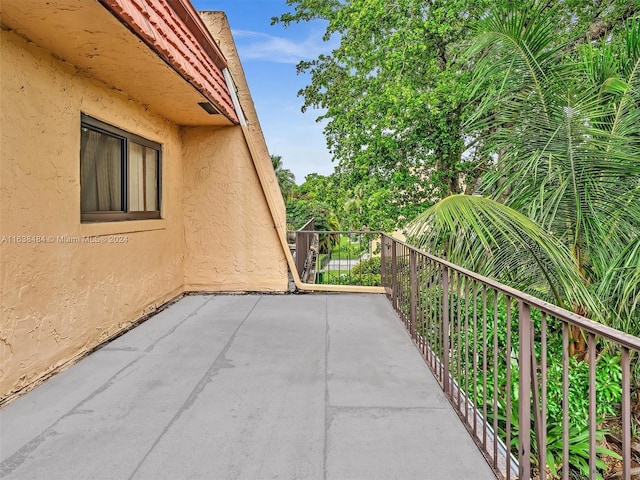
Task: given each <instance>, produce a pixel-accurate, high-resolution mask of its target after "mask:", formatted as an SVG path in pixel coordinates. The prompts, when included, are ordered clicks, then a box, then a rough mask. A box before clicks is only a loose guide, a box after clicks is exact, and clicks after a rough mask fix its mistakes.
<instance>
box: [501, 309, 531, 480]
mask: <svg viewBox="0 0 640 480" xmlns="http://www.w3.org/2000/svg"><path fill="white" fill-rule="evenodd" d="M519 303H520V305H519V309H518V310H519V311H520V315H519V322H518V323H519V326H518V329H519V332H518V333H519V338H520V345H519V347H520V348H519V350H520V352H519V355H518V364H519V377H520V378H519V395H518V423H519V425H520V435H519V445H518V464H519V466H520V472H519V476H518V479H519V480H530V478H531V400H530V399H531V374H532V372H531V364H532V363H533V362H532V358H533V357H532V355H535V351H534V350H532V348H531V345H532V342H531V340H532V337H531V333H532V328H531V308H530V306H529V304H527V303H525V302H523V301H522V300H520V302H519ZM506 354H507V355H510V352H506ZM507 361H508V360H507ZM507 395H510V393H509V392H507ZM507 454H508V452H507ZM507 461H508V460H507Z"/></svg>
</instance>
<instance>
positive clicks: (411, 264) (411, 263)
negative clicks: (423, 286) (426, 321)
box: [409, 250, 418, 340]
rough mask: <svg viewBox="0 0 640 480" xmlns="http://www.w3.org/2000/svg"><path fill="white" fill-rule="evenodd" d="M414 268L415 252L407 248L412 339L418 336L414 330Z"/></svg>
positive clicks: (416, 290)
mask: <svg viewBox="0 0 640 480" xmlns="http://www.w3.org/2000/svg"><path fill="white" fill-rule="evenodd" d="M416 270H417V268H416V252H415V250H409V272H410V282H411V296H410V299H409V302H410V313H409V317H410V319H409V320H410V322H411V338H413V339H414V340H415V339H416V338H418V336H417V332H416V305H417V303H418V275H417V271H416Z"/></svg>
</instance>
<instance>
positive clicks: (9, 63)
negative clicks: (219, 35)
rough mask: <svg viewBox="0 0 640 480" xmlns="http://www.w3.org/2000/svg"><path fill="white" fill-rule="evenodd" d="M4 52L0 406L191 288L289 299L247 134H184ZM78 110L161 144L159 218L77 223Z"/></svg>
mask: <svg viewBox="0 0 640 480" xmlns="http://www.w3.org/2000/svg"><path fill="white" fill-rule="evenodd" d="M132 38H133V35H132ZM1 42H2V43H1V45H0V61H1V67H0V75H1V76H0V88H1V98H0V101H1V104H2V108H1V110H0V135H1V136H0V239H4V241H2V242H0V327H1V328H0V399H2V398H4V397H6V396H7V395H9V394H11V393H12V392H15V391H19V390H21V389H23V388H25V387H27V386H29V385H30V384H33V383H34V382H36V381H37V380H38V379H39V378H41V377H43V376H45V375H47V374H48V373H49V372H52V371H55V370H58V369H59V368H61V367H62V366H64V365H66V364H68V363H69V362H71V361H73V360H74V359H76V358H79V357H80V356H81V355H83V354H84V353H85V352H87V351H89V350H91V349H92V348H93V347H95V346H96V345H98V344H100V343H101V342H103V341H104V340H106V339H107V338H109V337H111V336H113V335H115V334H117V333H118V332H120V331H121V330H123V329H125V328H127V327H128V326H130V325H131V323H132V322H134V321H136V320H137V319H139V318H140V317H141V316H143V315H145V314H146V313H148V312H151V311H153V310H154V309H155V308H156V307H157V306H159V305H161V304H163V303H165V302H166V301H168V300H170V299H172V298H174V297H176V296H177V295H179V294H181V293H182V292H184V291H185V290H193V289H197V290H207V291H216V290H224V291H233V290H242V291H247V290H285V289H286V287H287V277H286V272H287V271H286V263H285V261H284V254H283V253H282V248H281V246H280V245H279V243H278V237H277V235H276V233H275V229H274V225H273V221H272V220H271V217H270V216H269V214H268V212H269V211H268V210H267V206H266V201H265V198H264V194H263V193H262V190H261V187H260V184H259V182H258V180H257V175H256V173H255V169H252V168H253V166H252V159H251V156H250V154H249V153H248V149H247V147H246V142H245V141H244V140H243V135H242V129H241V127H239V126H238V127H226V128H222V127H218V128H217V129H216V127H202V128H187V127H181V126H179V125H177V124H175V123H173V122H171V121H169V120H167V119H166V118H164V117H162V116H160V115H157V114H156V113H153V112H154V109H153V108H152V107H151V108H150V106H148V105H145V104H143V103H141V102H139V101H137V100H136V99H135V98H132V97H131V95H130V94H128V93H127V92H126V91H122V90H120V89H114V88H110V87H109V86H107V85H106V84H103V83H101V82H99V81H96V80H94V79H92V78H91V76H90V74H91V72H90V71H86V70H84V69H78V68H76V67H74V66H73V65H71V64H70V63H66V62H64V61H61V60H59V59H57V58H55V57H54V56H53V55H52V54H51V53H50V52H48V51H47V50H46V49H44V48H41V47H39V46H36V45H35V44H33V43H31V42H29V41H28V40H26V39H25V38H23V37H22V36H20V35H17V34H16V33H14V32H12V31H7V30H4V29H3V30H2V32H1ZM121 74H122V75H123V76H126V75H127V72H126V71H123V72H121ZM152 81H153V79H152V78H149V82H152ZM81 112H83V113H86V114H89V115H91V116H93V117H96V118H98V119H100V120H103V121H105V122H107V123H110V124H113V125H116V126H118V127H120V128H122V129H125V130H128V131H131V132H133V133H136V134H138V135H141V136H143V137H145V138H148V139H150V140H153V141H156V142H159V143H161V144H162V148H163V163H162V181H163V184H162V217H163V218H162V219H161V220H146V221H133V222H112V223H102V224H82V223H81V222H80V181H79V175H80V168H79V150H80V113H81ZM256 123H257V120H256ZM263 143H264V140H263ZM267 158H268V156H267ZM283 212H284V210H283ZM283 212H282V213H283ZM96 236H99V237H100V240H99V241H98V242H97V243H96V241H93V240H92V241H91V242H88V241H83V237H84V238H91V239H95V238H96ZM110 236H115V237H110ZM17 237H30V238H33V237H39V238H41V239H46V240H45V241H42V240H40V241H38V242H37V243H33V242H31V243H23V242H20V243H18V242H16V241H14V239H15V238H17ZM110 239H119V240H120V242H119V243H111V241H110ZM225 245H226V247H225Z"/></svg>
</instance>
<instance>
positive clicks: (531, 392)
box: [381, 234, 640, 480]
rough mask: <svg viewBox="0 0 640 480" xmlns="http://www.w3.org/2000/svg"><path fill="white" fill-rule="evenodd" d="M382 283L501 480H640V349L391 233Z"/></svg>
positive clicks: (385, 240) (639, 342) (630, 339)
mask: <svg viewBox="0 0 640 480" xmlns="http://www.w3.org/2000/svg"><path fill="white" fill-rule="evenodd" d="M381 278H382V285H383V287H385V292H386V295H387V297H388V298H389V300H390V301H391V303H392V305H393V307H394V309H395V310H396V311H397V312H398V315H399V316H400V318H401V320H402V321H403V323H404V325H405V326H406V328H407V330H408V332H409V334H410V335H411V338H412V339H413V341H414V342H415V344H416V345H417V347H418V349H419V351H420V353H421V354H422V356H423V357H424V359H425V361H426V362H427V364H428V366H429V368H430V369H431V370H432V372H433V373H434V375H435V377H436V379H437V380H438V382H439V383H440V386H441V388H442V389H443V391H444V393H445V394H446V396H447V397H448V399H449V401H450V403H451V404H452V405H453V407H454V409H455V411H456V412H457V413H458V415H459V417H460V419H461V420H462V422H463V423H464V425H465V426H466V428H467V430H468V431H469V433H470V435H471V436H472V437H473V439H474V441H475V442H476V444H477V445H478V447H479V448H480V450H481V451H482V452H483V454H484V455H485V458H486V459H487V461H488V462H489V464H490V465H491V467H492V468H493V470H494V472H495V473H496V475H497V477H498V478H506V479H515V478H518V479H520V480H528V479H531V478H536V479H541V480H546V479H555V478H562V479H564V480H568V479H570V478H572V479H573V478H589V479H590V480H594V479H596V478H603V477H602V472H604V471H605V470H607V469H611V468H613V469H616V470H618V473H617V475H616V476H615V477H611V478H622V479H625V480H630V479H631V478H632V477H631V475H632V466H633V465H637V464H638V463H640V462H638V461H639V460H640V456H637V457H634V456H632V452H635V453H634V454H635V455H637V451H636V450H635V448H637V447H636V445H635V443H634V442H637V440H634V439H633V437H632V431H633V430H632V427H634V430H635V427H636V421H635V420H632V394H633V395H636V391H635V390H634V392H632V389H631V380H632V371H633V370H632V365H633V366H636V365H637V363H638V361H637V353H638V352H639V351H640V339H639V338H637V337H634V336H631V335H628V334H625V333H623V332H620V331H618V330H615V329H613V328H610V327H607V326H605V325H602V324H600V323H596V322H593V321H591V320H589V319H587V318H584V317H581V316H579V315H576V314H574V313H571V312H569V311H567V310H564V309H561V308H558V307H556V306H554V305H551V304H549V303H547V302H544V301H542V300H539V299H537V298H535V297H532V296H530V295H527V294H525V293H523V292H520V291H518V290H515V289H513V288H510V287H507V286H505V285H502V284H500V283H498V282H496V281H493V280H491V279H489V278H486V277H483V276H480V275H478V274H475V273H473V272H470V271H468V270H465V269H463V268H461V267H458V266H456V265H453V264H451V263H449V262H447V261H445V260H442V259H440V258H437V257H435V256H433V255H429V254H428V253H425V252H423V251H420V250H418V249H415V248H413V247H411V246H409V245H407V244H405V243H403V242H401V241H398V240H396V239H395V238H392V237H390V236H387V235H384V234H383V235H382V248H381ZM634 383H636V382H634ZM633 399H634V400H635V401H636V402H637V401H638V399H637V398H636V397H634V398H633ZM632 422H633V425H632ZM632 445H633V446H634V447H635V448H634V449H632ZM632 462H633V463H632ZM607 478H609V477H607ZM634 478H635V477H634Z"/></svg>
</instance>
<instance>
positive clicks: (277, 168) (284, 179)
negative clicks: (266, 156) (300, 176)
mask: <svg viewBox="0 0 640 480" xmlns="http://www.w3.org/2000/svg"><path fill="white" fill-rule="evenodd" d="M271 165H272V166H273V171H274V172H275V173H276V178H277V179H278V186H279V187H280V192H281V193H282V198H283V199H284V201H285V202H286V201H287V200H288V199H289V197H291V194H292V193H293V189H294V188H295V186H296V177H295V175H294V174H293V173H292V172H291V170H289V169H288V168H284V165H283V163H282V157H281V156H280V155H271Z"/></svg>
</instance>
